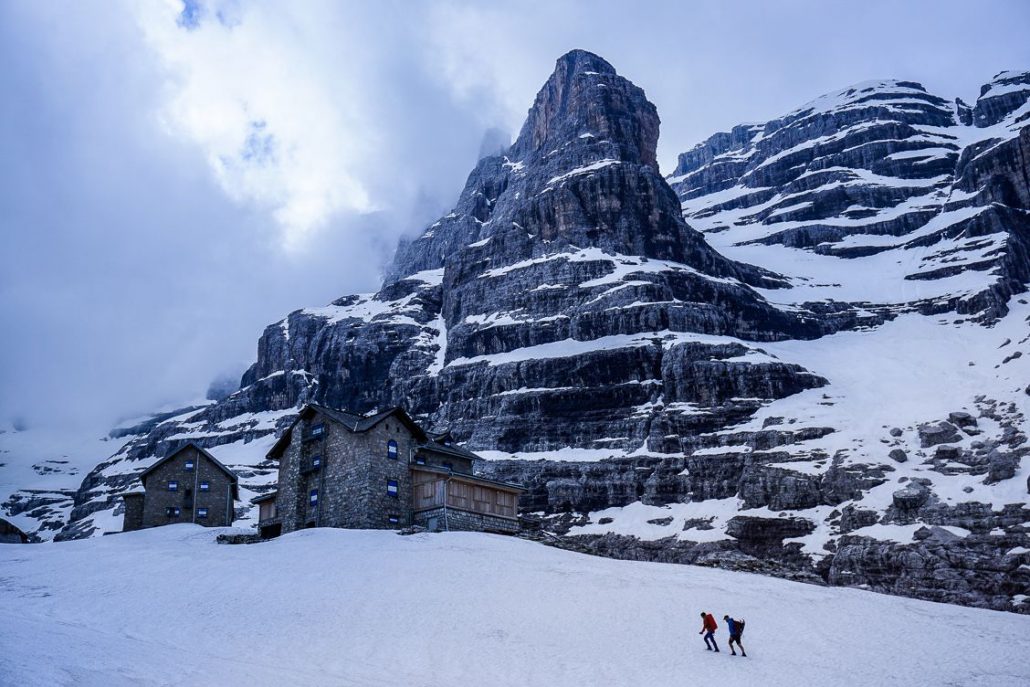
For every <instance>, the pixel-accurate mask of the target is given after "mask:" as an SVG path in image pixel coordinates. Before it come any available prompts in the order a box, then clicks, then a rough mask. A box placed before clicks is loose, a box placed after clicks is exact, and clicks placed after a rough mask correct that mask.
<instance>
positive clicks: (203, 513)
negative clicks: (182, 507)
mask: <svg viewBox="0 0 1030 687" xmlns="http://www.w3.org/2000/svg"><path fill="white" fill-rule="evenodd" d="M197 517H198V518H203V519H205V520H206V519H207V508H206V507H205V508H198V509H197Z"/></svg>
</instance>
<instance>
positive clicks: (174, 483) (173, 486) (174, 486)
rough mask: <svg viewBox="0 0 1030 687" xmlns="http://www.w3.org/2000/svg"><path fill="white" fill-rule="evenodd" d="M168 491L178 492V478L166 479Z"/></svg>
mask: <svg viewBox="0 0 1030 687" xmlns="http://www.w3.org/2000/svg"><path fill="white" fill-rule="evenodd" d="M168 491H170V492H175V493H178V492H179V480H177V479H170V480H168Z"/></svg>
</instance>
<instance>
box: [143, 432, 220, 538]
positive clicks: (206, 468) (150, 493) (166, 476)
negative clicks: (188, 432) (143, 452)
mask: <svg viewBox="0 0 1030 687" xmlns="http://www.w3.org/2000/svg"><path fill="white" fill-rule="evenodd" d="M187 460H192V461H193V465H194V469H193V470H191V471H187V470H186V462H187ZM171 481H175V482H177V483H178V488H177V489H176V491H169V489H168V483H169V482H171ZM202 482H207V483H208V490H207V491H201V489H200V486H201V483H202ZM231 485H232V482H231V481H230V480H229V477H228V476H227V475H226V474H225V473H224V472H222V470H221V469H219V468H218V466H216V465H215V464H214V463H212V462H211V461H210V460H208V459H207V458H206V457H205V456H204V455H203V454H202V453H200V452H199V451H197V450H196V449H194V448H192V447H189V448H187V449H186V450H184V451H182V452H180V453H179V454H178V455H176V456H175V457H174V458H172V459H171V460H169V461H166V462H165V463H163V464H162V465H159V466H158V467H157V469H155V470H154V471H153V472H151V473H150V474H149V475H147V483H146V487H145V489H146V495H145V496H144V498H143V517H142V523H143V524H142V526H143V527H157V526H159V525H171V524H174V523H179V522H196V523H197V524H198V525H204V526H206V527H226V526H228V525H231V524H232V518H233V509H232V495H231ZM169 508H178V509H179V511H178V515H171V516H169V515H168V509H169ZM202 508H206V509H207V517H200V515H199V512H198V511H199V509H202Z"/></svg>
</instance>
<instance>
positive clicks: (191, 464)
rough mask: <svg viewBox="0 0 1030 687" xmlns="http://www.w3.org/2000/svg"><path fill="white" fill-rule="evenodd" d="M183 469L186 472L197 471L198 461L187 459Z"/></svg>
mask: <svg viewBox="0 0 1030 687" xmlns="http://www.w3.org/2000/svg"><path fill="white" fill-rule="evenodd" d="M182 469H183V470H185V471H186V472H193V471H194V470H196V469H197V461H195V460H193V459H192V458H187V459H186V463H185V464H184V465H183V467H182Z"/></svg>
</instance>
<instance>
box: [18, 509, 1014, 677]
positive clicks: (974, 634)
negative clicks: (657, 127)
mask: <svg viewBox="0 0 1030 687" xmlns="http://www.w3.org/2000/svg"><path fill="white" fill-rule="evenodd" d="M216 533H217V531H213V530H205V529H203V528H200V527H197V526H193V525H175V526H169V527H162V528H157V529H153V530H145V531H141V532H133V533H129V534H122V535H116V536H111V537H102V538H97V539H90V540H84V541H76V542H68V543H62V544H56V545H47V546H42V545H39V546H5V547H0V568H2V570H3V575H2V581H0V585H2V590H3V591H2V593H0V622H2V627H4V628H5V630H4V631H3V632H0V683H2V684H5V685H20V686H21V687H37V686H40V687H42V686H44V685H45V686H46V687H53V686H61V685H77V686H80V685H81V686H85V687H88V686H91V685H98V686H99V685H103V686H104V687H117V686H119V685H134V686H135V685H143V686H151V685H197V686H204V685H220V686H221V685H227V684H228V685H245V684H252V685H329V684H331V685H370V686H371V685H426V686H429V685H441V686H442V685H453V684H471V685H485V684H491V685H532V684H542V685H554V686H561V685H575V686H576V687H582V686H583V685H608V686H612V685H674V684H675V685H679V684H688V683H689V684H742V685H746V684H762V685H768V686H770V687H776V686H778V685H791V686H792V687H793V686H796V685H812V684H821V685H893V684H899V685H906V686H908V687H913V686H917V685H943V684H948V685H991V686H992V687H1005V686H1008V685H1025V684H1027V683H1028V682H1030V664H1028V663H1027V662H1026V661H1024V660H1020V657H1025V656H1027V655H1028V652H1030V616H1021V615H1015V614H1006V613H998V612H994V611H985V610H980V609H972V608H961V607H957V606H950V605H943V604H934V603H929V602H924V601H916V600H912V599H903V598H898V597H890V596H884V595H878V594H873V593H869V592H862V591H858V590H853V589H840V588H832V589H831V588H823V587H816V586H810V585H803V584H798V583H793V582H788V581H785V580H778V579H773V578H767V577H762V576H758V575H750V574H746V573H734V572H728V571H721V570H712V569H706V568H696V567H689V566H676V565H664V564H657V563H637V562H628V561H615V560H609V559H604V558H595V557H590V556H584V555H580V554H574V553H569V552H565V551H559V550H557V549H552V548H548V547H545V546H542V545H539V544H535V543H532V542H527V541H523V540H519V539H513V538H508V537H501V536H494V535H484V534H471V533H448V534H436V535H416V536H410V537H400V536H397V535H396V534H394V533H392V532H385V531H346V530H330V529H319V530H307V531H303V532H297V533H294V534H291V535H288V536H285V537H282V538H281V539H278V540H274V541H272V542H268V543H263V544H259V545H253V546H218V545H216V544H214V537H215V535H216ZM701 610H706V611H710V612H713V613H715V614H716V617H717V618H719V624H720V628H719V631H718V633H717V637H718V641H719V643H720V645H721V646H722V647H723V653H721V654H712V653H709V652H707V651H705V650H704V648H703V643H702V640H701V637H700V636H698V635H697V630H698V628H699V626H700V617H699V613H700V611H701ZM726 613H728V614H730V615H734V616H737V617H742V618H744V619H745V620H746V621H747V629H746V631H745V634H744V644H745V647H746V648H747V649H748V653H749V657H748V658H747V659H744V658H734V657H731V656H730V655H729V654H728V652H726V630H725V627H724V623H723V621H722V620H721V619H722V616H723V614H726Z"/></svg>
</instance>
